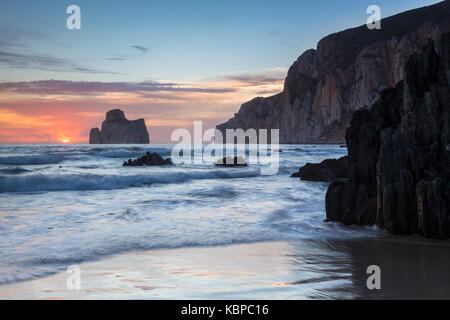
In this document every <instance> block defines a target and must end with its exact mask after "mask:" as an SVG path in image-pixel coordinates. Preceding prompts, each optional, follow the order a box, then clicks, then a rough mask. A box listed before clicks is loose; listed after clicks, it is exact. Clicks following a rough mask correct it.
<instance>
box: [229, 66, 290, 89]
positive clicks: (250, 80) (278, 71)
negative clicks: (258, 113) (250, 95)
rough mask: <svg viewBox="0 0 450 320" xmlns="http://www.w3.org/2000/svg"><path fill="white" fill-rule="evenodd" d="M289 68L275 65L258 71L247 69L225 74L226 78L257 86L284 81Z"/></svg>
mask: <svg viewBox="0 0 450 320" xmlns="http://www.w3.org/2000/svg"><path fill="white" fill-rule="evenodd" d="M286 73H287V69H286V68H282V67H275V68H269V69H262V70H258V71H246V72H240V73H234V74H225V75H223V76H222V79H224V80H230V81H237V82H240V83H241V84H244V85H249V86H257V85H267V84H273V83H279V82H283V81H284V79H285V77H286Z"/></svg>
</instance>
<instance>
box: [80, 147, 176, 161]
mask: <svg viewBox="0 0 450 320" xmlns="http://www.w3.org/2000/svg"><path fill="white" fill-rule="evenodd" d="M91 151H92V152H90V153H89V155H91V156H94V157H100V158H118V159H121V158H136V157H141V156H142V155H144V154H145V153H146V152H156V153H159V154H161V156H168V155H170V153H171V150H170V149H164V148H151V149H144V148H139V147H132V148H120V149H117V148H115V149H106V148H105V149H102V148H96V149H93V150H91Z"/></svg>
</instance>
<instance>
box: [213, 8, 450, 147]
mask: <svg viewBox="0 0 450 320" xmlns="http://www.w3.org/2000/svg"><path fill="white" fill-rule="evenodd" d="M449 30H450V1H444V2H441V3H438V4H436V5H433V6H429V7H424V8H420V9H416V10H411V11H408V12H404V13H401V14H398V15H395V16H392V17H389V18H386V19H383V20H382V23H381V30H369V29H368V28H367V26H365V25H364V26H361V27H358V28H354V29H349V30H346V31H342V32H339V33H335V34H332V35H329V36H327V37H325V38H324V39H322V40H321V41H320V42H319V43H318V46H317V49H315V50H314V49H311V50H308V51H306V52H305V53H303V54H302V55H301V56H300V57H299V58H298V60H297V61H296V62H295V63H294V64H293V65H292V66H291V68H290V69H289V72H288V75H287V77H286V80H285V85H284V90H283V92H282V93H281V94H279V95H276V96H274V97H270V98H257V99H255V100H252V101H251V102H248V103H246V104H244V105H242V107H241V110H240V111H239V112H238V113H237V114H235V116H234V118H232V119H230V120H229V121H228V122H226V123H224V124H221V125H219V126H218V127H217V128H218V129H219V130H221V131H222V132H224V130H225V129H228V128H229V129H238V128H241V129H245V130H246V129H249V128H255V129H258V128H267V129H270V128H272V129H280V143H321V142H329V143H341V142H343V141H344V135H345V130H346V129H347V128H348V126H349V122H350V119H351V115H352V114H353V112H354V111H356V110H359V109H361V108H364V107H369V106H371V105H372V104H373V103H374V102H375V101H376V100H377V99H378V98H379V92H380V91H381V90H383V89H386V88H390V87H393V86H394V85H395V84H396V83H397V82H398V81H400V80H401V79H403V76H404V75H403V67H404V65H405V62H406V60H407V58H408V57H409V56H410V55H411V54H412V53H413V52H417V51H420V49H421V48H422V46H423V45H424V44H426V42H427V39H428V38H431V39H433V40H435V41H437V40H438V39H439V38H440V36H441V35H442V34H444V33H445V32H447V31H449Z"/></svg>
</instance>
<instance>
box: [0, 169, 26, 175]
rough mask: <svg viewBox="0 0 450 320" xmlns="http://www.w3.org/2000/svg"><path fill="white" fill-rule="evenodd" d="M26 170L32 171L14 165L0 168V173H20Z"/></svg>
mask: <svg viewBox="0 0 450 320" xmlns="http://www.w3.org/2000/svg"><path fill="white" fill-rule="evenodd" d="M27 172H32V170H27V169H24V168H21V167H15V168H5V169H0V173H2V174H10V175H13V174H22V173H27Z"/></svg>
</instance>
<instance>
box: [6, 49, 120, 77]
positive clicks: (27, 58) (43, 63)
mask: <svg viewBox="0 0 450 320" xmlns="http://www.w3.org/2000/svg"><path fill="white" fill-rule="evenodd" d="M0 65H4V66H7V67H10V68H14V69H33V70H45V71H55V72H78V73H91V74H98V73H101V74H117V73H115V72H111V71H105V70H98V69H93V68H90V67H87V66H83V65H80V64H77V63H75V62H72V61H70V60H68V59H63V58H58V57H54V56H51V55H44V54H22V53H12V52H8V51H0Z"/></svg>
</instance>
